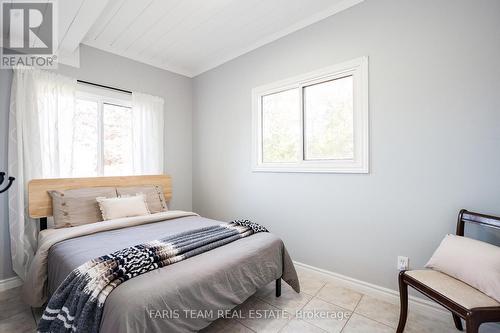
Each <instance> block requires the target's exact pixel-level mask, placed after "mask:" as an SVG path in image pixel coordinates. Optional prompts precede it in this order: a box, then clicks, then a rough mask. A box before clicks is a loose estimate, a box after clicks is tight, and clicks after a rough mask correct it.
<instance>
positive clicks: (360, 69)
mask: <svg viewBox="0 0 500 333" xmlns="http://www.w3.org/2000/svg"><path fill="white" fill-rule="evenodd" d="M252 98H253V164H254V165H253V170H254V171H269V172H339V173H343V172H344V173H368V59H367V58H365V57H363V58H359V59H355V60H352V61H348V62H345V63H342V64H339V65H335V66H332V67H328V68H324V69H321V70H319V71H315V72H312V73H308V74H304V75H300V76H298V77H294V78H291V79H287V80H284V81H280V82H276V83H272V84H269V85H265V86H262V87H258V88H255V89H253V91H252Z"/></svg>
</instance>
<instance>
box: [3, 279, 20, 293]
mask: <svg viewBox="0 0 500 333" xmlns="http://www.w3.org/2000/svg"><path fill="white" fill-rule="evenodd" d="M22 284H23V281H22V280H21V279H20V278H18V277H17V276H13V277H11V278H8V279H5V280H0V292H2V291H5V290H9V289H12V288H16V287H19V286H20V285H22Z"/></svg>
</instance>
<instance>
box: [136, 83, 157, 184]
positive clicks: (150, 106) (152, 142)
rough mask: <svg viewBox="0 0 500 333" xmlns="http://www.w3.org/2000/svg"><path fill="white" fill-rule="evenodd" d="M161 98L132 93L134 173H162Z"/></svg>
mask: <svg viewBox="0 0 500 333" xmlns="http://www.w3.org/2000/svg"><path fill="white" fill-rule="evenodd" d="M163 104H164V101H163V98H160V97H157V96H151V95H148V94H143V93H136V92H133V93H132V141H133V157H132V164H133V172H134V174H143V175H145V174H161V173H163V133H164V132H163V128H164V114H163V113H164V111H163Z"/></svg>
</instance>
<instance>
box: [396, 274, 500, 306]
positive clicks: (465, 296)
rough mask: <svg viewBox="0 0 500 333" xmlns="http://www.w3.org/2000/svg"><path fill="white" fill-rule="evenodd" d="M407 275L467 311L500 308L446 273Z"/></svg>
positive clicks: (489, 299)
mask: <svg viewBox="0 0 500 333" xmlns="http://www.w3.org/2000/svg"><path fill="white" fill-rule="evenodd" d="M405 274H406V275H408V276H410V277H412V278H413V279H415V280H417V281H419V282H420V283H422V284H424V285H426V286H427V287H429V288H431V289H432V290H434V291H436V292H438V293H440V294H442V295H444V296H446V297H447V298H449V299H450V300H452V301H453V302H455V303H457V304H459V305H461V306H463V307H464V308H466V309H473V308H479V307H489V306H500V303H498V302H497V301H495V300H494V299H493V298H491V297H489V296H487V295H485V294H483V293H482V292H481V291H479V290H477V289H475V288H473V287H471V286H469V285H468V284H466V283H464V282H462V281H460V280H457V279H455V278H453V277H451V276H449V275H446V274H444V273H441V272H438V271H434V270H432V269H424V270H415V271H407V272H405Z"/></svg>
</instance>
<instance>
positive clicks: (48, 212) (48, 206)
mask: <svg viewBox="0 0 500 333" xmlns="http://www.w3.org/2000/svg"><path fill="white" fill-rule="evenodd" d="M152 184H155V185H161V186H162V187H163V195H164V196H165V200H166V201H169V200H170V199H171V198H172V178H171V177H170V176H168V175H146V176H120V177H89V178H54V179H33V180H32V181H30V182H29V183H28V211H29V215H30V217H31V218H33V219H39V220H40V230H44V229H47V217H49V216H52V199H51V197H50V195H49V192H48V191H51V190H71V189H76V188H82V187H106V186H113V187H120V186H141V185H152ZM280 296H281V278H279V279H277V280H276V297H280Z"/></svg>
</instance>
